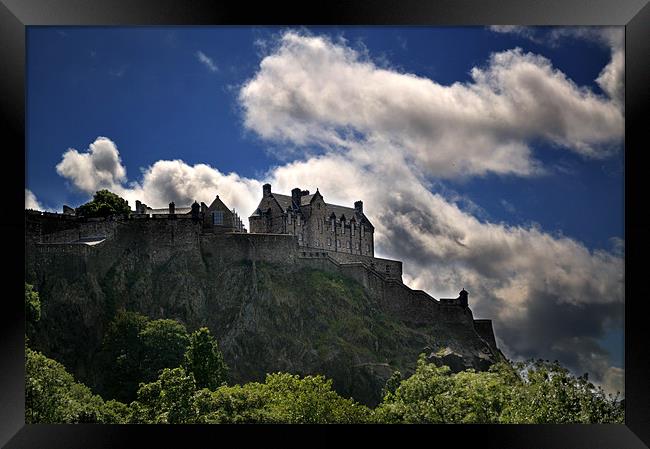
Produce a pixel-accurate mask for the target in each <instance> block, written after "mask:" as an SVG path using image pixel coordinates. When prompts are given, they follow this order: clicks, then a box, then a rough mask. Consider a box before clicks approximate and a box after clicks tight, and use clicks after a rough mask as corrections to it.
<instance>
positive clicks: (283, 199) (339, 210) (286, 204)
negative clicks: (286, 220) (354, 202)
mask: <svg viewBox="0 0 650 449" xmlns="http://www.w3.org/2000/svg"><path fill="white" fill-rule="evenodd" d="M271 195H273V198H275V200H276V201H277V202H278V204H279V205H280V207H281V208H282V210H284V211H286V210H287V209H289V208H291V201H292V200H291V196H289V195H281V194H279V193H275V192H273V193H272V194H271ZM315 195H316V193H313V194H311V195H303V196H301V197H300V206H308V205H309V204H310V203H311V200H312V199H313V198H314V196H315ZM258 210H259V209H256V210H255V212H254V213H253V216H254V215H259V213H258ZM325 210H326V211H327V215H328V216H329V215H331V214H334V215H335V216H336V218H341V217H342V216H345V219H346V220H348V221H349V220H351V219H352V218H353V217H354V218H355V220H356V221H357V222H360V221H361V220H362V219H363V220H364V221H365V222H366V223H367V224H369V225H370V226H371V227H373V229H374V226H372V223H370V220H368V217H366V215H365V214H363V213H361V214H360V215H359V214H357V211H356V210H355V209H354V208H353V207H345V206H339V205H337V204H329V203H325Z"/></svg>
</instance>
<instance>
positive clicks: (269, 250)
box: [25, 184, 498, 363]
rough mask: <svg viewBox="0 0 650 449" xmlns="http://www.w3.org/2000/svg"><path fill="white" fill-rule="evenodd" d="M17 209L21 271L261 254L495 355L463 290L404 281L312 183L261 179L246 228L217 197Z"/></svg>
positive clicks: (366, 228) (361, 218)
mask: <svg viewBox="0 0 650 449" xmlns="http://www.w3.org/2000/svg"><path fill="white" fill-rule="evenodd" d="M25 213H26V247H27V261H26V262H27V265H26V269H27V272H28V273H32V274H33V275H34V276H36V277H38V273H42V272H43V270H49V269H51V268H48V267H56V266H63V265H65V266H66V267H68V268H69V269H71V270H73V271H74V272H75V273H77V275H84V273H90V272H94V273H106V272H107V271H108V270H110V266H111V263H112V260H116V259H118V258H122V257H125V255H127V254H133V253H134V251H135V252H136V253H138V254H145V256H144V257H146V260H147V263H151V264H153V265H154V266H161V265H165V264H168V263H169V261H172V260H174V258H175V257H176V255H177V254H179V252H182V253H188V252H189V253H192V254H196V255H197V256H200V260H203V263H207V264H209V265H211V264H213V263H217V264H227V263H232V262H237V261H248V262H252V263H253V264H255V263H256V262H258V261H259V262H268V263H272V264H276V265H277V266H283V267H287V269H290V270H295V269H301V268H303V267H307V268H315V269H318V270H323V271H326V272H335V273H338V274H341V275H343V276H345V277H348V278H351V279H354V280H355V281H357V282H358V283H359V284H360V285H361V286H362V287H363V288H364V290H366V291H367V292H368V294H369V295H371V296H372V297H375V298H377V300H378V301H379V304H381V307H382V308H383V309H384V310H385V311H386V312H388V313H391V314H393V315H394V316H397V317H399V318H400V319H401V320H403V321H404V322H407V323H411V324H412V325H415V326H418V327H419V326H426V327H429V326H432V325H433V326H437V325H439V324H436V323H451V324H452V325H454V326H461V328H464V329H466V330H467V331H469V332H471V334H472V335H475V336H477V338H478V339H479V340H480V341H482V342H483V343H481V344H482V345H485V346H484V348H490V349H489V350H487V351H488V352H489V353H494V354H496V353H498V348H497V346H496V342H495V338H494V333H493V331H492V322H491V320H483V319H480V320H477V319H474V318H473V314H472V311H471V310H470V308H469V306H468V293H467V291H465V290H464V289H463V290H461V292H460V294H459V296H458V297H457V298H441V299H435V298H433V297H431V296H430V295H429V294H427V293H426V292H424V291H422V290H412V289H411V288H409V287H408V286H406V285H404V283H403V281H402V262H401V261H397V260H391V259H385V258H379V257H375V255H374V242H373V236H374V227H373V225H372V223H371V222H370V220H369V219H368V217H366V215H365V214H364V212H363V203H362V202H361V201H357V202H356V203H354V208H349V207H344V206H339V205H334V204H329V203H326V202H325V201H324V199H323V196H322V195H321V193H320V192H319V191H318V190H316V192H315V193H314V194H310V193H309V191H306V190H301V189H299V188H295V189H293V190H292V192H291V196H288V195H282V194H278V193H274V192H272V191H271V185H270V184H265V185H264V186H263V189H262V198H261V200H260V203H259V205H258V207H257V208H256V209H255V211H254V213H253V214H252V215H251V217H250V218H249V222H250V231H251V232H250V233H249V232H247V231H246V229H245V227H244V226H243V224H242V222H241V219H240V218H239V216H238V215H237V213H236V211H235V210H234V209H230V208H229V207H228V206H227V205H226V204H225V203H224V202H223V201H222V200H221V199H220V198H219V196H218V195H217V196H216V197H215V199H214V200H213V201H212V203H211V204H210V205H209V206H208V205H206V204H205V203H200V204H199V203H198V202H196V201H195V202H194V203H193V204H191V205H190V206H182V207H176V205H175V204H174V203H173V202H171V203H169V207H167V208H162V209H153V208H150V207H149V206H147V205H146V204H144V203H142V202H140V201H136V209H135V211H133V212H132V213H131V214H130V215H128V216H112V217H107V218H86V217H82V216H78V215H76V213H75V210H74V209H72V208H70V207H68V206H64V213H63V214H57V213H49V212H40V211H32V210H26V211H25ZM253 266H254V265H253ZM68 268H66V269H68ZM30 276H31V274H30ZM479 358H480V357H479ZM477 363H478V362H477Z"/></svg>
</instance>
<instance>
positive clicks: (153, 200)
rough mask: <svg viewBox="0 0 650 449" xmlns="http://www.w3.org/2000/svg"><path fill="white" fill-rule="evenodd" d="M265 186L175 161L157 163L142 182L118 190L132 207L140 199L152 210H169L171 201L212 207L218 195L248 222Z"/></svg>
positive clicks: (234, 175)
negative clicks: (157, 208)
mask: <svg viewBox="0 0 650 449" xmlns="http://www.w3.org/2000/svg"><path fill="white" fill-rule="evenodd" d="M262 184H263V183H261V182H259V181H257V180H254V179H248V178H243V177H240V176H239V175H237V174H236V173H229V174H224V173H221V172H220V171H219V170H217V169H215V168H212V167H210V166H209V165H206V164H196V165H188V164H186V163H185V162H183V161H181V160H172V161H157V162H156V163H154V164H153V165H152V166H150V167H148V168H147V169H145V170H144V171H143V175H142V181H140V182H134V183H131V184H130V185H129V186H128V187H119V188H117V189H116V191H117V192H118V193H120V195H122V196H123V197H124V198H125V199H127V201H129V204H131V205H135V200H140V201H142V202H143V203H145V204H147V205H149V206H150V207H166V206H167V205H168V204H169V202H170V201H174V202H175V203H176V204H177V205H178V206H181V205H187V206H189V205H190V204H192V203H193V202H194V201H195V200H196V201H198V202H205V203H206V204H208V205H209V204H210V203H211V202H212V201H213V200H214V199H215V195H219V198H220V199H222V200H223V201H224V202H225V203H226V204H227V205H228V206H229V207H231V208H235V209H236V210H237V212H238V213H239V214H240V215H241V216H242V217H243V218H244V219H245V218H246V217H248V215H250V213H252V211H253V210H254V209H255V207H256V206H257V203H258V202H259V195H260V192H261V191H262Z"/></svg>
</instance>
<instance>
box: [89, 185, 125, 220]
mask: <svg viewBox="0 0 650 449" xmlns="http://www.w3.org/2000/svg"><path fill="white" fill-rule="evenodd" d="M130 213H131V208H130V207H129V203H128V202H127V201H126V200H125V199H124V198H122V197H120V196H119V195H116V194H115V193H113V192H110V191H108V190H106V189H104V190H99V191H97V192H95V195H94V196H93V199H92V200H91V201H89V202H87V203H86V204H82V205H81V206H79V207H78V208H77V215H80V216H82V217H87V218H95V217H108V216H109V215H121V214H126V215H128V214H130Z"/></svg>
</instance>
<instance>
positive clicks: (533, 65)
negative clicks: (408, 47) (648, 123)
mask: <svg viewBox="0 0 650 449" xmlns="http://www.w3.org/2000/svg"><path fill="white" fill-rule="evenodd" d="M471 76H472V82H469V83H454V84H452V85H449V86H445V85H441V84H439V83H436V82H435V81H433V80H430V79H427V78H423V77H419V76H416V75H413V74H409V73H401V72H398V71H396V70H391V69H385V68H380V67H378V66H377V65H375V64H374V63H373V62H372V61H371V60H370V59H369V58H368V57H366V56H364V54H362V53H360V52H358V51H356V50H354V49H352V48H350V47H348V46H346V45H345V43H344V42H342V41H340V42H334V41H332V40H330V39H329V38H326V37H320V36H308V35H305V34H298V33H296V32H286V33H285V34H284V35H283V36H282V37H281V39H280V42H279V45H278V46H277V48H276V49H275V51H274V52H272V53H270V54H269V55H268V56H266V57H265V58H264V59H263V60H262V61H261V63H260V68H259V71H258V72H257V73H256V74H255V75H254V76H253V78H252V79H250V80H249V81H248V82H247V83H246V84H245V85H244V86H243V88H242V89H241V91H240V97H239V99H240V102H241V104H242V107H243V110H244V124H245V126H246V127H247V128H248V129H251V130H253V131H254V132H256V133H257V134H259V135H260V136H261V137H263V138H265V139H271V140H276V141H281V142H288V143H292V144H294V145H297V146H306V145H318V146H321V147H324V148H327V149H332V148H337V149H339V150H343V151H346V150H347V151H350V150H353V149H356V148H360V147H363V146H368V145H369V144H372V143H373V142H382V143H383V144H384V145H385V144H388V145H391V146H392V147H393V148H394V150H395V151H400V152H403V153H405V154H406V155H407V156H408V158H407V161H408V162H410V163H412V165H417V166H419V167H421V169H422V170H423V173H424V174H425V175H428V176H435V177H439V178H440V177H455V176H458V175H483V174H486V173H497V174H514V175H520V176H529V175H533V174H537V173H540V171H541V167H540V164H539V163H538V162H537V161H536V160H535V158H534V156H533V154H532V150H531V148H530V146H529V142H530V141H531V140H533V139H542V140H545V141H547V142H550V143H552V144H554V145H557V146H559V147H562V148H567V149H569V150H571V151H575V152H577V153H579V154H581V155H584V156H586V157H602V156H606V155H608V154H609V153H610V151H612V150H613V149H615V148H617V147H618V145H620V143H621V142H622V136H623V117H622V114H621V111H620V109H619V108H618V107H616V105H615V104H614V103H613V102H612V101H611V100H610V99H609V98H605V97H603V96H599V95H596V94H594V93H593V92H591V91H590V90H589V89H586V88H582V87H580V86H577V85H576V84H575V83H573V82H572V81H571V80H570V79H568V78H567V77H566V76H565V75H564V74H563V73H562V72H560V71H558V70H556V69H555V68H553V66H552V64H551V62H550V61H549V60H548V59H546V58H544V57H542V56H539V55H533V54H531V53H525V52H523V51H522V50H521V49H512V50H507V51H503V52H500V53H495V54H493V55H491V57H490V59H489V61H488V62H487V64H486V65H485V66H484V67H475V68H473V69H472V71H471ZM605 78H607V77H604V78H603V80H604V81H603V82H606V81H605ZM607 83H609V81H607ZM359 143H360V144H363V145H356V144H359Z"/></svg>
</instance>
